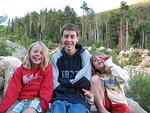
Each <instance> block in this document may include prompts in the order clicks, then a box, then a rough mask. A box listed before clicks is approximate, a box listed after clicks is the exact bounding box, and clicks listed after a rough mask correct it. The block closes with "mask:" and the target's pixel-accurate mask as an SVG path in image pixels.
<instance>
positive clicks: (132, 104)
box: [127, 98, 148, 113]
mask: <svg viewBox="0 0 150 113" xmlns="http://www.w3.org/2000/svg"><path fill="white" fill-rule="evenodd" d="M127 102H128V106H129V108H130V109H131V111H132V112H133V113H148V112H147V111H145V110H144V109H143V108H142V107H141V106H140V105H139V104H138V103H137V102H136V101H134V100H133V99H131V98H127Z"/></svg>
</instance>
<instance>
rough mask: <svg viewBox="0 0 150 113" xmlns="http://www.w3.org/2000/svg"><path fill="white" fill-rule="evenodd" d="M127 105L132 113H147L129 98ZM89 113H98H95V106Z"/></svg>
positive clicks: (96, 112)
mask: <svg viewBox="0 0 150 113" xmlns="http://www.w3.org/2000/svg"><path fill="white" fill-rule="evenodd" d="M127 103H128V106H129V108H130V110H131V111H132V112H133V113H148V112H147V111H145V110H144V109H143V108H142V107H141V106H140V105H139V104H138V103H137V102H136V101H134V100H133V99H131V98H127ZM91 113H99V112H98V111H97V108H96V107H95V105H92V106H91Z"/></svg>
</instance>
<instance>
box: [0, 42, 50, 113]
mask: <svg viewBox="0 0 150 113" xmlns="http://www.w3.org/2000/svg"><path fill="white" fill-rule="evenodd" d="M52 79H53V77H52V68H51V65H50V64H49V56H48V48H47V47H46V46H45V44H44V43H43V42H39V41H38V42H35V43H33V44H31V45H30V47H29V49H28V51H27V54H26V56H25V58H24V61H23V63H22V65H21V66H20V67H19V68H17V69H16V71H15V72H14V74H13V76H12V78H11V80H10V83H9V86H8V88H7V90H6V93H5V95H4V96H3V98H2V100H1V102H0V113H5V112H7V113H44V112H45V111H46V110H47V109H48V104H49V101H50V100H51V97H52V93H53V80H52Z"/></svg>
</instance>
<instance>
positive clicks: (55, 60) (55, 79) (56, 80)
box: [51, 51, 61, 89]
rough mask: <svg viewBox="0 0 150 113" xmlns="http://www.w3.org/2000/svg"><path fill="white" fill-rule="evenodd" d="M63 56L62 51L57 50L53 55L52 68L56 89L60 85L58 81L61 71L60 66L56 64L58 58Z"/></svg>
mask: <svg viewBox="0 0 150 113" xmlns="http://www.w3.org/2000/svg"><path fill="white" fill-rule="evenodd" d="M60 56H61V52H60V51H59V52H57V53H55V54H54V55H53V56H52V59H51V63H52V70H53V75H54V76H53V81H54V89H55V88H56V87H58V86H59V85H60V83H59V82H58V77H59V71H58V67H57V65H56V63H57V59H58V58H59V57H60Z"/></svg>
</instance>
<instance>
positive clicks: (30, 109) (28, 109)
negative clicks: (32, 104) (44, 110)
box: [22, 108, 37, 113]
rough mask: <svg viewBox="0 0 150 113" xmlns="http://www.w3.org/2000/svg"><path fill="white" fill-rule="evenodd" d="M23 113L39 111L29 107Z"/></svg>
mask: <svg viewBox="0 0 150 113" xmlns="http://www.w3.org/2000/svg"><path fill="white" fill-rule="evenodd" d="M22 113H37V111H36V110H35V109H34V108H27V109H25V110H24V111H23V112H22Z"/></svg>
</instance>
